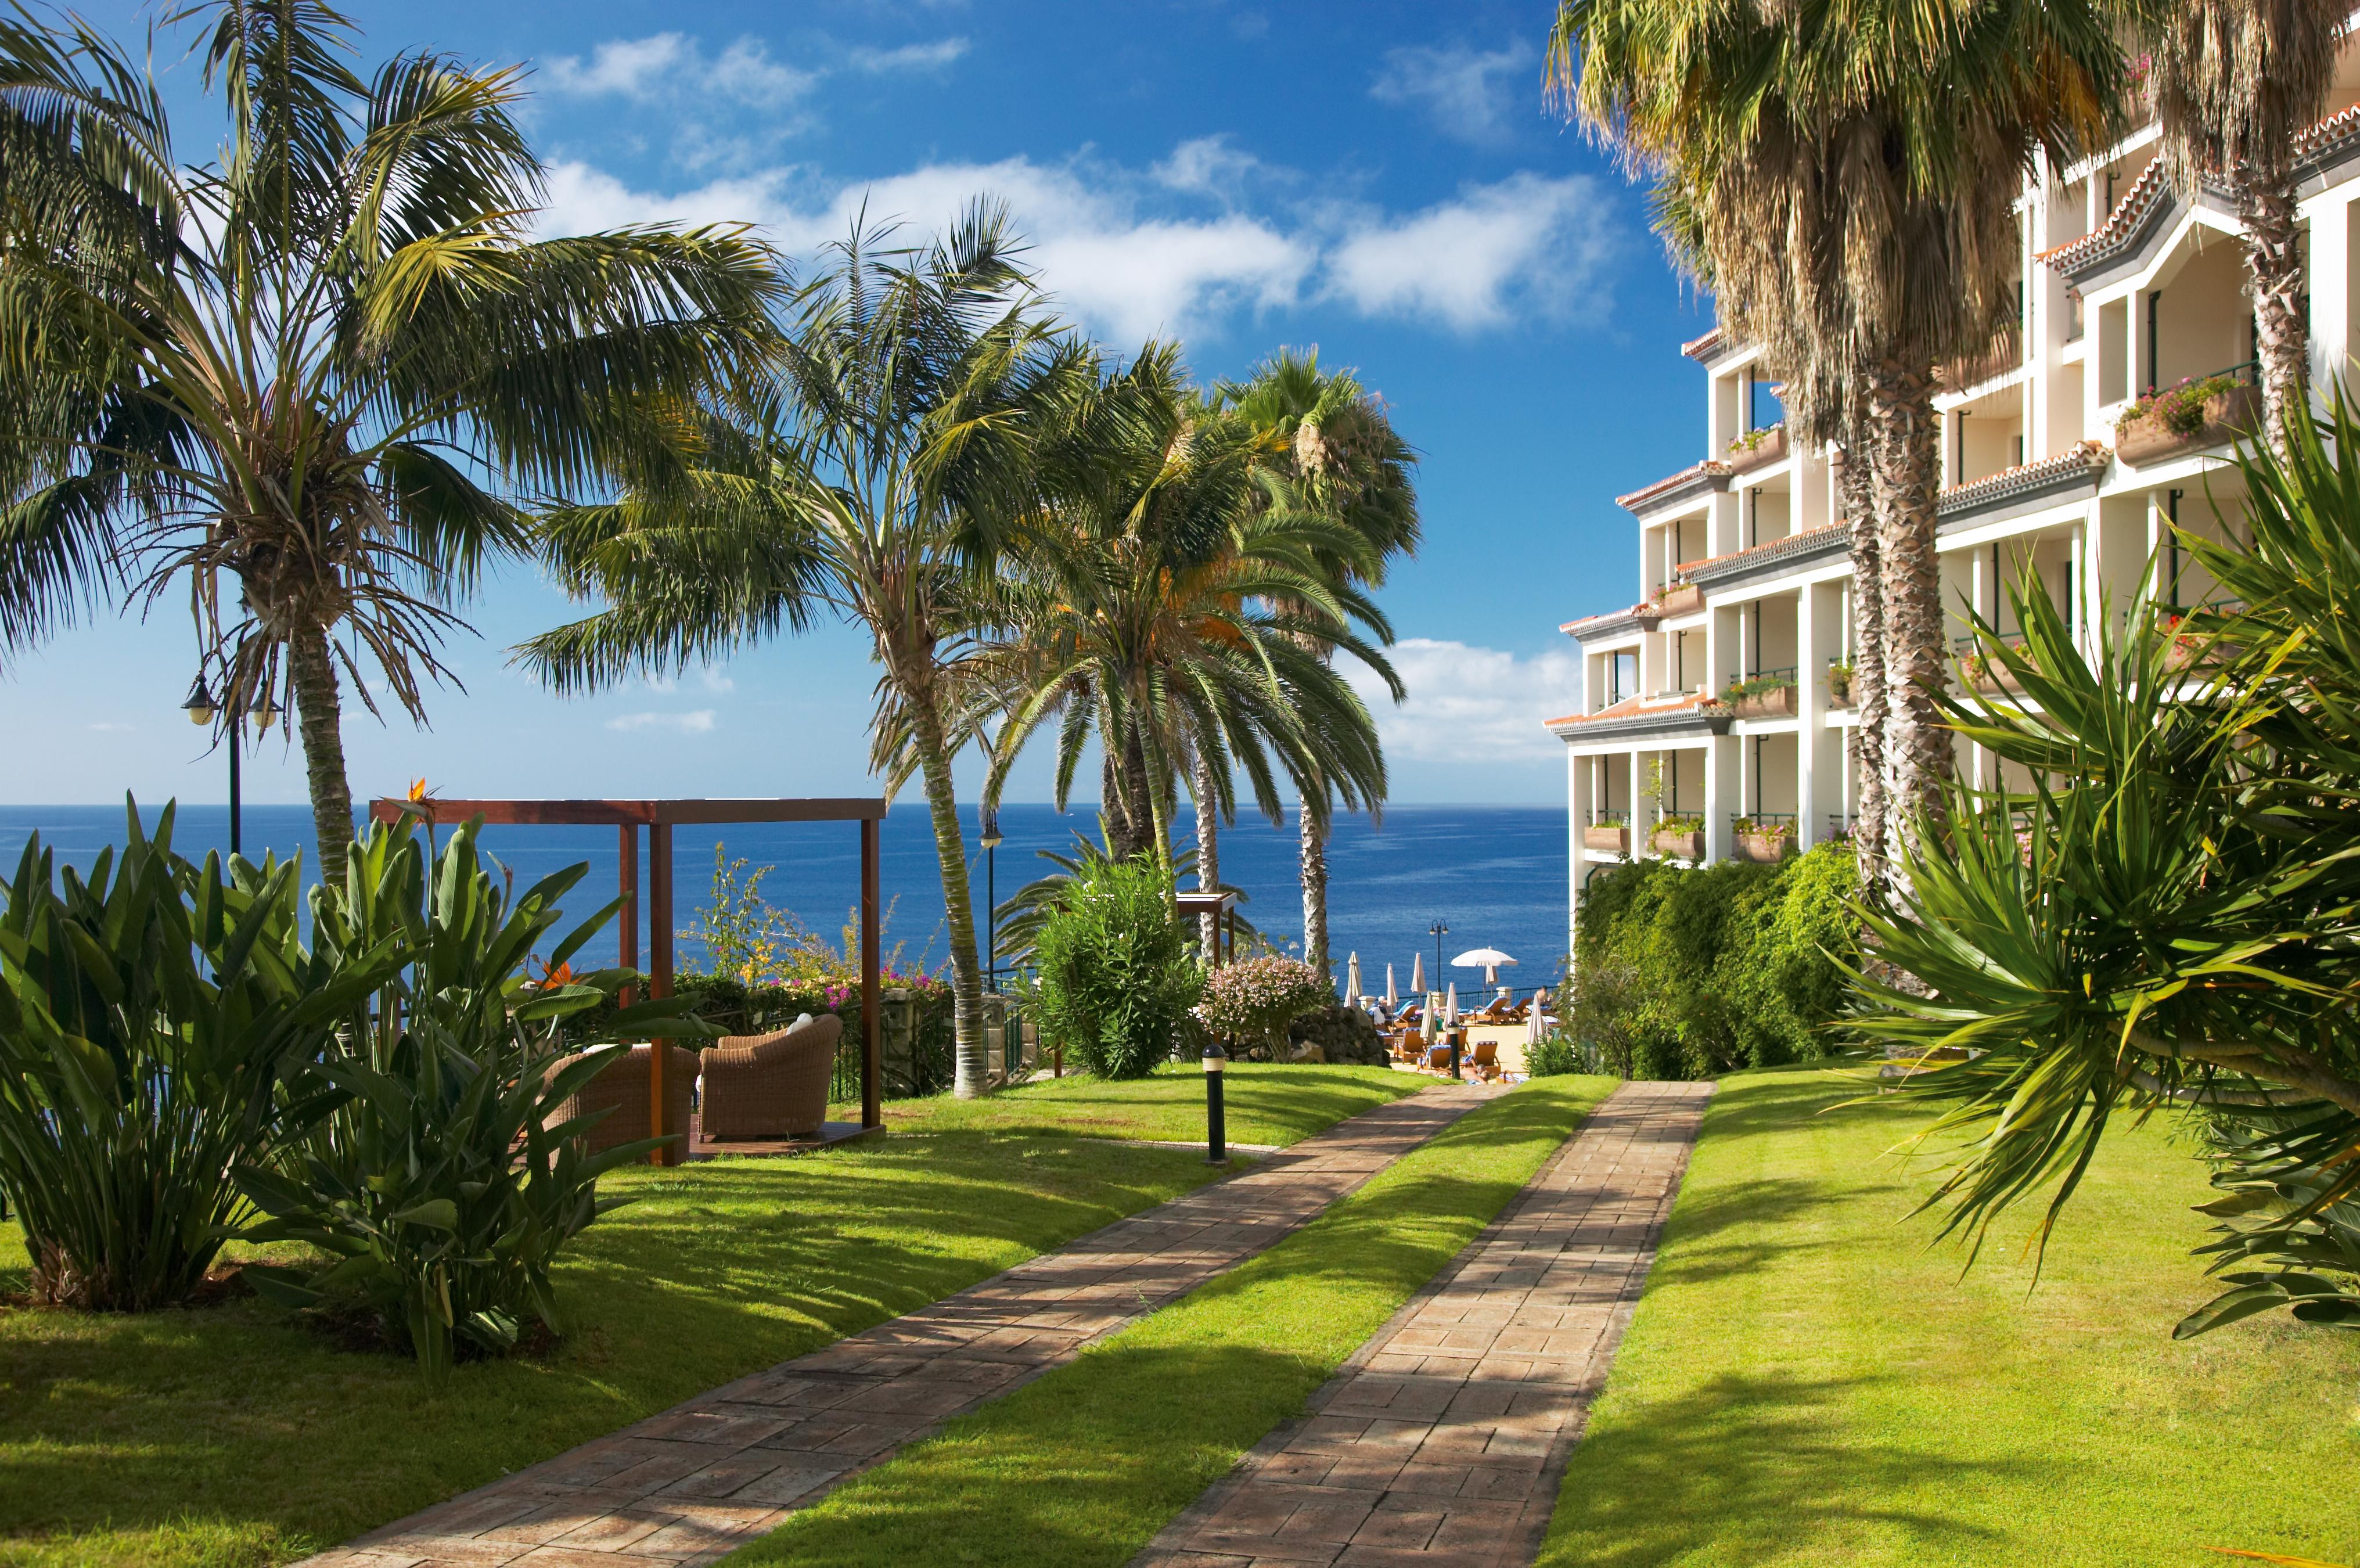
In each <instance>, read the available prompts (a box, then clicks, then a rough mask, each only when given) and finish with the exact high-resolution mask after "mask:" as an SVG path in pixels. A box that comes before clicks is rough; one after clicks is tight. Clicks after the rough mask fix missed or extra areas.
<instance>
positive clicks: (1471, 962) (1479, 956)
mask: <svg viewBox="0 0 2360 1568" xmlns="http://www.w3.org/2000/svg"><path fill="white" fill-rule="evenodd" d="M1515 961H1516V960H1515V959H1512V958H1510V957H1509V956H1508V955H1507V954H1505V953H1503V952H1502V951H1501V950H1500V949H1499V948H1469V949H1467V951H1465V952H1463V953H1461V954H1459V956H1458V957H1457V958H1455V959H1451V960H1450V962H1451V964H1452V965H1453V966H1454V967H1456V968H1459V969H1480V970H1482V971H1483V983H1484V984H1485V985H1497V984H1499V983H1500V969H1501V966H1502V965H1503V964H1504V965H1512V964H1513V963H1514V962H1515Z"/></svg>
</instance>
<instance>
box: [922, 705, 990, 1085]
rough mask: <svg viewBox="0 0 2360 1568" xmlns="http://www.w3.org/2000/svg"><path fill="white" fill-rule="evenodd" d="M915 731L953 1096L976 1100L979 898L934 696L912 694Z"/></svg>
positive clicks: (980, 1048) (979, 1071)
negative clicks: (929, 820)
mask: <svg viewBox="0 0 2360 1568" xmlns="http://www.w3.org/2000/svg"><path fill="white" fill-rule="evenodd" d="M904 694H905V698H906V699H907V700H908V701H909V703H910V711H911V729H912V732H913V733H914V735H915V736H916V739H917V745H918V772H919V773H920V775H921V776H922V777H923V779H924V781H925V786H926V810H927V813H928V814H929V815H930V816H931V817H933V818H934V858H935V859H936V860H937V861H940V862H941V865H942V872H943V917H944V919H945V921H946V922H947V923H948V924H949V926H950V933H951V1015H952V1019H953V1026H954V1029H955V1031H956V1036H955V1037H956V1042H957V1043H956V1047H955V1056H954V1060H955V1061H956V1071H955V1072H954V1075H953V1078H952V1084H951V1093H952V1094H953V1095H954V1096H955V1097H956V1098H957V1099H960V1100H973V1099H976V1098H977V1097H978V1096H979V1095H981V1094H982V1093H983V1092H984V1090H985V1088H986V1082H985V1080H986V1077H987V1075H988V1073H989V1062H988V1060H987V1059H986V1057H985V1053H984V1039H983V978H982V973H981V967H980V960H979V959H978V955H977V951H976V945H975V899H974V894H973V892H972V890H971V889H970V888H969V887H968V885H967V840H966V838H965V836H964V835H963V833H962V832H961V829H960V828H959V816H958V794H957V791H956V787H955V786H954V784H953V781H952V779H951V758H950V748H949V746H948V745H947V744H946V743H945V740H944V739H943V723H942V716H941V715H939V714H937V713H936V712H935V711H934V706H933V697H934V694H933V693H932V692H931V691H925V690H919V691H914V692H912V691H909V690H907V688H904Z"/></svg>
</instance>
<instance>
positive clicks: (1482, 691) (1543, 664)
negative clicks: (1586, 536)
mask: <svg viewBox="0 0 2360 1568" xmlns="http://www.w3.org/2000/svg"><path fill="white" fill-rule="evenodd" d="M1387 656H1388V657H1389V658H1390V659H1391V661H1392V663H1393V673H1394V674H1398V675H1399V676H1401V679H1402V685H1404V687H1406V688H1407V690H1408V695H1407V696H1405V697H1404V699H1403V701H1402V702H1401V703H1400V705H1399V706H1395V704H1394V702H1393V696H1392V694H1390V693H1389V692H1387V691H1386V690H1385V688H1384V685H1383V684H1382V682H1380V681H1379V680H1378V679H1377V678H1376V676H1374V675H1373V674H1370V673H1369V672H1368V671H1367V670H1366V669H1364V668H1361V667H1360V666H1357V665H1350V664H1348V665H1346V666H1345V670H1346V676H1347V678H1348V679H1349V680H1350V681H1351V683H1352V685H1353V686H1354V687H1355V688H1356V689H1357V690H1358V691H1359V692H1360V697H1361V700H1362V701H1364V702H1366V703H1367V704H1368V705H1369V710H1370V712H1371V713H1372V714H1374V715H1375V716H1376V720H1377V733H1378V735H1379V736H1380V737H1381V738H1382V740H1383V741H1384V743H1385V751H1386V753H1387V754H1388V755H1390V756H1393V757H1398V758H1404V759H1406V760H1409V761H1413V762H1460V763H1463V762H1466V761H1467V760H1468V759H1469V758H1470V757H1486V758H1491V759H1495V760H1497V761H1500V762H1512V761H1513V762H1526V761H1540V760H1546V759H1551V758H1556V757H1560V756H1563V755H1564V752H1565V748H1564V746H1563V744H1562V743H1561V742H1559V741H1558V740H1556V738H1554V737H1553V736H1551V735H1550V734H1549V733H1548V731H1547V730H1546V729H1542V728H1541V721H1542V720H1543V719H1545V718H1555V717H1557V715H1559V714H1565V713H1573V712H1576V711H1578V710H1579V708H1580V707H1581V659H1580V656H1579V654H1576V653H1573V652H1546V653H1542V654H1539V655H1537V656H1536V657H1534V658H1530V659H1520V658H1518V657H1516V655H1514V654H1513V653H1508V652H1502V651H1501V650H1499V649H1497V648H1477V647H1473V646H1471V645H1470V644H1468V643H1465V642H1441V641H1435V640H1433V639H1431V638H1426V637H1405V638H1404V639H1402V641H1400V642H1398V643H1396V644H1394V646H1393V648H1392V649H1391V650H1389V652H1388V654H1387Z"/></svg>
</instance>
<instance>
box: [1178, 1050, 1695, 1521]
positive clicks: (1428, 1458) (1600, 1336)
mask: <svg viewBox="0 0 2360 1568" xmlns="http://www.w3.org/2000/svg"><path fill="white" fill-rule="evenodd" d="M1711 1092H1712V1086H1711V1085H1710V1084H1696V1083H1633V1084H1626V1085H1624V1086H1623V1087H1622V1089H1620V1090H1618V1091H1615V1093H1614V1094H1613V1096H1612V1098H1611V1099H1609V1100H1608V1101H1607V1102H1606V1103H1605V1104H1604V1105H1603V1106H1601V1108H1600V1109H1599V1111H1598V1112H1597V1113H1595V1114H1593V1115H1592V1116H1591V1117H1590V1120H1589V1121H1588V1122H1587V1123H1586V1124H1584V1125H1583V1127H1582V1130H1581V1132H1580V1133H1579V1135H1577V1136H1576V1137H1575V1138H1574V1139H1573V1140H1572V1141H1571V1142H1569V1143H1568V1144H1567V1146H1566V1147H1565V1150H1564V1152H1563V1153H1562V1154H1560V1155H1558V1156H1557V1158H1556V1159H1554V1160H1552V1161H1551V1162H1550V1163H1549V1165H1548V1166H1547V1167H1546V1168H1544V1169H1543V1170H1542V1172H1541V1174H1540V1175H1538V1176H1537V1177H1535V1178H1534V1179H1533V1181H1532V1184H1531V1185H1530V1186H1528V1187H1527V1188H1525V1190H1524V1193H1523V1194H1522V1196H1520V1197H1519V1198H1518V1199H1517V1201H1515V1202H1514V1203H1513V1205H1512V1206H1511V1207H1510V1208H1509V1210H1508V1211H1507V1212H1505V1213H1503V1214H1502V1216H1501V1217H1500V1218H1499V1219H1498V1220H1496V1221H1494V1222H1493V1223H1491V1226H1490V1227H1489V1228H1488V1229H1487V1230H1485V1232H1484V1233H1483V1234H1482V1235H1480V1236H1479V1237H1477V1238H1476V1239H1475V1241H1474V1242H1473V1243H1472V1244H1470V1245H1469V1246H1468V1248H1467V1250H1466V1251H1464V1252H1462V1253H1460V1254H1459V1256H1458V1258H1457V1259H1456V1260H1454V1262H1453V1263H1452V1265H1451V1266H1449V1267H1448V1268H1446V1269H1444V1270H1443V1272H1442V1273H1441V1274H1440V1275H1438V1276H1437V1277H1436V1278H1435V1280H1434V1281H1433V1283H1432V1284H1430V1285H1428V1286H1427V1287H1426V1288H1425V1289H1424V1290H1422V1291H1420V1292H1419V1293H1418V1294H1417V1296H1416V1297H1415V1298H1414V1299H1411V1301H1410V1302H1409V1304H1408V1305H1407V1306H1405V1307H1404V1308H1403V1309H1402V1310H1401V1311H1400V1312H1398V1313H1396V1314H1394V1317H1393V1321H1391V1322H1389V1323H1387V1324H1386V1325H1385V1326H1384V1327H1383V1328H1382V1329H1380V1330H1379V1331H1378V1332H1376V1333H1375V1334H1374V1335H1372V1336H1371V1338H1370V1340H1369V1342H1368V1343H1366V1344H1364V1345H1362V1346H1361V1347H1360V1350H1359V1351H1358V1352H1357V1353H1355V1354H1354V1355H1353V1357H1352V1359H1351V1360H1350V1361H1349V1362H1348V1363H1346V1364H1345V1366H1344V1367H1343V1369H1342V1370H1341V1371H1339V1372H1338V1374H1337V1375H1336V1376H1334V1377H1333V1378H1331V1379H1329V1380H1328V1382H1327V1386H1326V1387H1323V1388H1321V1389H1320V1391H1319V1392H1318V1393H1317V1395H1315V1396H1314V1397H1313V1399H1312V1410H1313V1414H1312V1415H1311V1416H1310V1418H1309V1419H1308V1420H1303V1421H1299V1422H1295V1423H1293V1424H1292V1425H1290V1426H1288V1427H1283V1428H1281V1429H1280V1430H1279V1431H1275V1432H1273V1433H1272V1434H1271V1436H1270V1437H1269V1438H1268V1439H1267V1440H1265V1441H1264V1442H1262V1443H1261V1444H1260V1445H1258V1446H1257V1447H1256V1448H1255V1449H1254V1450H1253V1451H1252V1452H1251V1453H1249V1454H1248V1455H1247V1456H1246V1457H1245V1459H1244V1460H1243V1461H1242V1462H1240V1464H1239V1466H1238V1468H1237V1469H1236V1470H1235V1471H1234V1472H1232V1473H1231V1474H1230V1475H1229V1477H1228V1478H1226V1479H1224V1480H1223V1481H1221V1482H1220V1483H1219V1484H1218V1485H1217V1486H1214V1487H1213V1488H1212V1489H1211V1490H1210V1491H1208V1492H1207V1493H1206V1494H1205V1496H1204V1497H1201V1498H1200V1499H1198V1500H1197V1502H1196V1504H1195V1505H1194V1506H1193V1507H1191V1508H1189V1509H1188V1511H1187V1512H1185V1513H1184V1514H1182V1515H1181V1516H1180V1518H1179V1519H1175V1520H1174V1521H1173V1522H1172V1524H1171V1525H1170V1527H1169V1528H1167V1529H1166V1530H1164V1533H1163V1534H1161V1535H1159V1536H1157V1537H1156V1539H1155V1540H1154V1541H1153V1543H1151V1544H1150V1545H1149V1547H1148V1549H1147V1550H1146V1551H1145V1552H1142V1553H1141V1554H1140V1556H1139V1558H1138V1559H1137V1560H1136V1561H1135V1562H1134V1563H1133V1564H1132V1568H1266V1565H1275V1564H1279V1563H1285V1564H1289V1565H1300V1564H1305V1563H1318V1564H1330V1563H1333V1564H1377V1563H1388V1564H1401V1563H1443V1562H1448V1563H1451V1564H1452V1565H1453V1568H1460V1565H1473V1564H1478V1563H1493V1564H1502V1565H1506V1564H1525V1563H1531V1562H1532V1561H1533V1559H1534V1557H1535V1555H1536V1554H1537V1552H1539V1549H1540V1543H1541V1537H1542V1535H1543V1534H1544V1533H1545V1532H1546V1530H1547V1528H1548V1519H1549V1510H1550V1509H1551V1508H1553V1507H1554V1506H1555V1504H1556V1502H1557V1485H1558V1483H1559V1481H1560V1480H1561V1479H1562V1478H1563V1476H1564V1474H1565V1463H1566V1459H1567V1457H1568V1453H1570V1451H1571V1449H1572V1447H1573V1443H1574V1440H1575V1439H1576V1438H1578V1437H1579V1435H1580V1432H1581V1424H1582V1420H1583V1419H1584V1418H1585V1417H1586V1416H1587V1415H1588V1413H1589V1409H1590V1400H1591V1399H1592V1398H1594V1397H1595V1396H1596V1394H1597V1392H1598V1390H1599V1389H1600V1387H1602V1386H1603V1385H1604V1383H1605V1380H1606V1368H1607V1366H1608V1365H1609V1364H1610V1363H1611V1362H1612V1360H1613V1357H1614V1349H1615V1346H1616V1345H1617V1344H1619V1343H1621V1342H1622V1331H1623V1328H1624V1327H1625V1325H1627V1324H1628V1323H1629V1321H1630V1320H1631V1310H1632V1308H1633V1305H1634V1304H1635V1303H1636V1302H1637V1300H1638V1298H1639V1288H1640V1286H1641V1285H1642V1284H1643V1283H1644V1281H1645V1279H1646V1277H1647V1268H1648V1266H1649V1265H1650V1264H1651V1263H1653V1262H1654V1261H1655V1238H1656V1237H1657V1235H1658V1234H1661V1232H1662V1230H1663V1223H1664V1219H1665V1217H1666V1215H1667V1214H1669V1213H1670V1212H1671V1207H1672V1199H1673V1197H1674V1196H1675V1195H1676V1194H1677V1192H1678V1190H1679V1185H1680V1177H1681V1175H1682V1173H1683V1172H1684V1171H1685V1170H1686V1169H1687V1168H1688V1148H1689V1146H1690V1145H1691V1144H1693V1143H1694V1142H1695V1140H1696V1132H1697V1124H1698V1123H1699V1121H1700V1120H1701V1119H1702V1116H1703V1113H1704V1104H1705V1101H1706V1100H1707V1098H1709V1097H1710V1094H1711Z"/></svg>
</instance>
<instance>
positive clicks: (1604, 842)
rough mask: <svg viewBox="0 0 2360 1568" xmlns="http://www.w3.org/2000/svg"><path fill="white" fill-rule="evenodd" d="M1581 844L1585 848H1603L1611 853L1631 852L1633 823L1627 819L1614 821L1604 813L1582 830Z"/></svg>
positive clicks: (1625, 853)
mask: <svg viewBox="0 0 2360 1568" xmlns="http://www.w3.org/2000/svg"><path fill="white" fill-rule="evenodd" d="M1581 846H1582V848H1583V849H1585V850H1605V851H1606V852H1607V853H1608V854H1610V855H1627V854H1629V853H1630V852H1631V824H1630V822H1629V821H1628V820H1627V819H1625V820H1622V821H1619V822H1618V821H1614V820H1612V819H1611V818H1609V817H1607V816H1605V815H1604V814H1602V813H1601V815H1600V817H1599V818H1598V820H1597V821H1595V822H1591V823H1589V824H1587V825H1585V826H1584V827H1583V828H1582V830H1581Z"/></svg>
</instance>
